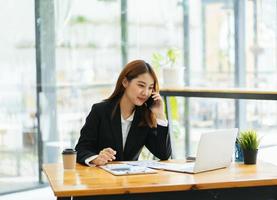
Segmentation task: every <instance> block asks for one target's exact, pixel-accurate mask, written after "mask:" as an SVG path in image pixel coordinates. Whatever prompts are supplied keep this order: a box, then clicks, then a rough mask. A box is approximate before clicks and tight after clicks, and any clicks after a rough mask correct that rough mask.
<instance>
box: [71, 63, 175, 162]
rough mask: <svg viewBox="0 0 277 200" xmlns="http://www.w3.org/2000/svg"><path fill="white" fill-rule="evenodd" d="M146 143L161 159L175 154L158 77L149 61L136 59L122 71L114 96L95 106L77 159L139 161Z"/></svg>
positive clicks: (85, 160)
mask: <svg viewBox="0 0 277 200" xmlns="http://www.w3.org/2000/svg"><path fill="white" fill-rule="evenodd" d="M149 98H152V99H153V103H152V106H151V107H149V106H147V105H146V101H147V100H148V99H149ZM144 146H146V147H147V148H148V149H149V150H150V152H152V153H153V154H154V155H155V156H156V157H158V158H159V159H162V160H165V159H168V158H169V157H170V155H171V145H170V137H169V133H168V122H167V120H166V118H165V114H164V106H163V100H162V98H161V96H160V94H159V85H158V79H157V77H156V75H155V73H154V71H153V69H152V67H151V66H150V65H149V64H148V63H147V62H145V61H143V60H135V61H132V62H130V63H128V64H127V65H126V66H125V68H124V69H123V70H122V72H121V73H120V75H119V77H118V80H117V83H116V86H115V89H114V91H113V93H112V94H111V96H110V97H109V98H108V99H106V100H104V101H103V102H100V103H97V104H94V105H93V106H92V109H91V112H90V113H89V115H88V117H87V119H86V122H85V125H84V126H83V128H82V129H81V136H80V138H79V141H78V143H77V145H76V150H77V152H78V153H77V161H78V162H79V163H81V164H86V165H88V166H91V165H93V164H95V165H105V164H106V163H108V162H110V161H113V160H137V159H138V157H139V155H140V152H141V150H142V148H143V147H144Z"/></svg>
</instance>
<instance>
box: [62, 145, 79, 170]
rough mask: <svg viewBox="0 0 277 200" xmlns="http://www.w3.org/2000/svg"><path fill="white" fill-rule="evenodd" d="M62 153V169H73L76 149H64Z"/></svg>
mask: <svg viewBox="0 0 277 200" xmlns="http://www.w3.org/2000/svg"><path fill="white" fill-rule="evenodd" d="M62 155H63V168H64V169H75V166H76V156H77V151H76V150H74V149H64V150H63V152H62Z"/></svg>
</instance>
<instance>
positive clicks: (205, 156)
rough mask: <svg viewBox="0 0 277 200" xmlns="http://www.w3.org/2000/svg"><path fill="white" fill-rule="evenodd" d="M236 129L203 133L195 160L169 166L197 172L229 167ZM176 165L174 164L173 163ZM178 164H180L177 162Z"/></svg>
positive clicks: (180, 170) (177, 169) (183, 170)
mask: <svg viewBox="0 0 277 200" xmlns="http://www.w3.org/2000/svg"><path fill="white" fill-rule="evenodd" d="M237 134H238V129H224V130H216V131H210V132H206V133H203V134H202V135H201V137H200V141H199V144H198V149H197V154H196V159H195V162H189V163H185V164H182V165H181V166H180V167H176V166H174V167H175V170H174V169H173V168H172V167H169V168H168V169H167V170H169V169H170V170H174V171H179V172H187V173H192V174H195V173H199V172H204V171H210V170H215V169H220V168H225V167H229V166H230V164H231V162H232V157H233V154H234V150H235V142H236V137H237ZM175 165H176V164H175ZM179 165H180V164H179Z"/></svg>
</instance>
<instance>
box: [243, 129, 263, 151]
mask: <svg viewBox="0 0 277 200" xmlns="http://www.w3.org/2000/svg"><path fill="white" fill-rule="evenodd" d="M238 142H239V144H240V146H241V148H242V149H246V150H257V149H258V147H259V144H260V139H259V138H258V135H257V132H256V131H254V130H247V131H242V132H240V136H239V139H238Z"/></svg>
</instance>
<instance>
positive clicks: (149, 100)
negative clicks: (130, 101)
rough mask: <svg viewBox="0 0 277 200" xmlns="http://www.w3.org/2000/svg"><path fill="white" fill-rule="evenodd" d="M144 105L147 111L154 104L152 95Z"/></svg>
mask: <svg viewBox="0 0 277 200" xmlns="http://www.w3.org/2000/svg"><path fill="white" fill-rule="evenodd" d="M145 103H146V107H147V108H148V109H150V108H151V106H152V105H153V104H154V99H153V95H151V96H150V97H149V98H148V99H147V101H146V102H145Z"/></svg>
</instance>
